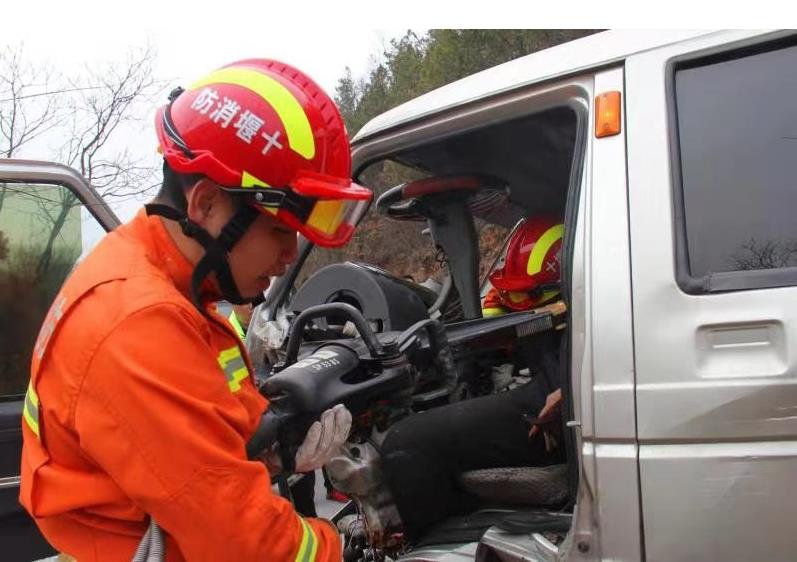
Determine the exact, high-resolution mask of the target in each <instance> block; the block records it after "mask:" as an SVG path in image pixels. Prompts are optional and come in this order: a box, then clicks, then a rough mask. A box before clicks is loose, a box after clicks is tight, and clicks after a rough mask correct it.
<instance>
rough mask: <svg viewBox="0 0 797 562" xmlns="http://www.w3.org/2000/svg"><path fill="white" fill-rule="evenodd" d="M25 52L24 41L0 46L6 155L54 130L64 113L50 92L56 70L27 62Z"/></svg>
mask: <svg viewBox="0 0 797 562" xmlns="http://www.w3.org/2000/svg"><path fill="white" fill-rule="evenodd" d="M22 52H23V49H22V46H21V45H20V46H17V47H11V46H6V47H5V48H3V49H2V50H0V156H5V157H6V158H11V157H12V156H15V155H16V154H17V152H19V151H20V150H21V149H23V148H24V147H25V146H26V145H28V144H29V143H30V142H31V141H34V140H36V139H37V138H39V137H41V136H42V135H44V134H46V133H48V132H50V131H52V130H53V129H54V128H55V127H57V126H58V125H59V123H60V121H61V119H62V117H63V114H62V113H61V112H60V111H59V109H60V107H59V103H58V102H59V99H58V98H57V97H56V96H53V95H48V94H49V91H50V89H51V86H52V84H53V82H54V76H53V72H52V71H51V70H50V69H49V68H46V67H44V68H39V67H36V66H34V65H32V64H27V63H26V62H25V61H24V59H23V56H22ZM6 192H7V185H6V184H0V211H2V210H3V202H4V201H5V196H6Z"/></svg>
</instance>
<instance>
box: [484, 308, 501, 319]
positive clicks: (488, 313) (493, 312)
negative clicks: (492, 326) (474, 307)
mask: <svg viewBox="0 0 797 562" xmlns="http://www.w3.org/2000/svg"><path fill="white" fill-rule="evenodd" d="M505 312H506V310H504V309H503V308H501V307H494V308H493V307H491V308H482V316H483V317H484V318H492V317H493V316H501V315H502V314H504V313H505Z"/></svg>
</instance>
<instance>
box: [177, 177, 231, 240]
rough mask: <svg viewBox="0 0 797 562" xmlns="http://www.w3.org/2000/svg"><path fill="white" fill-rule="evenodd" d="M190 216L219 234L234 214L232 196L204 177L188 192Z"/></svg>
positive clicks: (212, 234) (211, 233)
mask: <svg viewBox="0 0 797 562" xmlns="http://www.w3.org/2000/svg"><path fill="white" fill-rule="evenodd" d="M185 196H186V201H187V203H188V209H187V211H188V218H189V219H191V220H192V221H193V222H195V223H197V224H198V225H199V226H201V227H203V228H204V229H205V230H207V231H208V232H209V233H210V235H211V236H214V237H215V236H218V235H219V233H220V232H221V229H222V228H224V225H225V224H227V221H228V220H229V219H230V217H231V216H232V201H231V200H230V196H229V195H228V194H227V193H225V192H224V190H222V189H220V188H219V187H218V186H217V185H216V184H215V183H214V182H213V181H212V180H209V179H207V178H202V179H201V180H199V181H198V182H196V183H195V184H194V186H193V187H192V188H191V189H189V190H188V191H187V192H186V194H185Z"/></svg>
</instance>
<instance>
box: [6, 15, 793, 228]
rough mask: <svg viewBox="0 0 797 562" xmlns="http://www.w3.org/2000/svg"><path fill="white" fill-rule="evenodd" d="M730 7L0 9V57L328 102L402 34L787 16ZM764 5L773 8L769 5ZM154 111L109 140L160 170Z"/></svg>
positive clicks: (123, 214) (702, 23)
mask: <svg viewBox="0 0 797 562" xmlns="http://www.w3.org/2000/svg"><path fill="white" fill-rule="evenodd" d="M736 2H737V0H729V1H727V2H725V3H724V4H723V10H722V12H721V13H719V12H717V11H716V10H713V9H711V7H710V6H707V7H705V8H701V6H700V4H699V3H698V4H695V3H694V2H693V1H692V0H668V2H667V3H666V6H665V5H664V4H661V3H660V4H650V5H647V4H646V6H647V7H644V6H641V4H640V3H637V2H634V1H633V0H615V1H614V2H612V3H601V2H591V1H589V0H570V2H568V3H567V5H566V6H560V7H557V6H558V4H554V3H542V2H516V1H512V0H491V2H489V3H485V2H476V1H474V0H437V1H435V2H430V1H428V0H401V1H400V2H381V3H380V2H375V1H373V0H370V1H366V0H347V1H346V2H341V1H340V0H338V1H337V2H335V1H332V0H328V1H321V0H303V1H302V2H284V1H283V2H279V1H276V0H270V1H264V0H259V1H256V2H255V1H245V0H224V1H223V2H220V1H216V2H212V3H211V2H206V1H203V0H193V1H192V2H180V1H179V0H172V1H170V2H164V1H163V0H160V1H157V0H137V1H136V2H134V3H114V2H108V1H107V0H106V1H99V0H70V1H69V2H63V1H60V2H59V1H53V0H26V1H24V2H17V1H14V2H7V3H6V4H8V5H7V6H6V5H4V7H3V20H4V23H6V24H7V25H4V26H3V31H2V34H0V47H2V46H6V45H11V46H16V45H20V44H22V45H23V46H24V52H25V56H26V58H27V59H28V60H30V61H32V62H34V63H35V64H42V65H45V64H46V65H50V66H51V67H53V68H55V69H57V70H58V71H60V72H61V73H62V74H66V75H69V74H74V73H76V72H78V71H80V70H81V69H82V68H83V67H86V66H88V67H95V68H96V67H99V66H101V65H102V64H105V63H108V62H113V61H120V60H123V59H124V58H125V56H126V54H127V53H128V52H130V51H131V50H135V49H143V48H145V47H151V48H152V49H154V51H155V53H156V65H155V77H156V78H157V79H159V80H163V81H165V84H166V87H165V88H164V98H163V101H164V102H165V101H166V100H165V95H166V93H167V92H168V91H170V90H171V88H172V87H174V86H177V85H186V84H190V83H192V82H193V81H194V80H195V79H197V78H199V77H201V76H203V75H204V74H206V73H208V72H209V71H211V70H213V69H215V68H217V67H219V66H222V65H224V64H227V63H229V62H232V61H235V60H238V59H241V58H248V57H268V58H274V59H278V60H283V61H285V62H286V63H289V64H291V65H293V66H296V67H298V68H300V69H301V70H303V71H305V72H306V73H307V74H309V75H310V76H311V77H313V78H314V79H315V80H316V81H317V82H318V83H319V84H320V85H321V86H322V87H323V88H324V89H325V90H326V91H327V92H328V93H330V94H333V93H334V89H335V85H336V84H337V81H338V79H339V78H340V77H341V76H342V75H343V73H344V70H345V68H346V67H349V68H351V70H352V73H353V75H354V77H355V78H361V77H365V76H366V75H367V73H368V70H369V68H370V67H371V66H372V65H373V64H374V61H375V59H376V58H378V57H379V56H380V54H381V53H382V52H383V51H384V48H385V46H386V45H387V44H388V43H389V41H390V39H392V38H396V37H400V36H401V35H403V34H404V32H405V31H406V30H407V29H414V30H416V31H421V32H422V31H423V30H425V29H428V28H433V27H450V28H462V27H514V26H521V27H530V28H535V27H537V28H540V27H546V28H579V27H580V28H608V27H620V28H623V27H624V28H640V27H643V28H645V27H656V28H683V27H695V26H699V27H712V28H716V27H720V26H723V25H725V26H728V25H730V26H731V27H733V26H736V27H739V26H753V25H760V24H761V23H769V22H761V21H760V20H761V18H762V16H763V15H764V14H768V16H767V17H769V19H770V20H773V19H774V20H775V22H780V24H781V25H783V24H784V22H783V20H782V18H781V16H783V15H786V14H787V13H790V12H793V10H790V9H787V8H780V9H778V10H775V11H767V10H765V9H764V8H766V7H767V5H768V4H770V0H759V1H758V2H757V4H756V6H757V7H759V8H760V9H757V10H755V11H750V10H748V9H744V8H743V9H744V12H743V14H744V15H743V16H742V17H740V16H739V15H738V13H737V12H735V11H734V5H735V3H736ZM771 2H772V3H773V5H774V4H775V3H777V0H771ZM786 4H787V3H786ZM786 4H783V3H781V6H784V5H786ZM738 5H741V6H745V5H742V4H738ZM643 8H644V9H643ZM738 9H739V8H736V10H738ZM776 15H777V17H776ZM734 17H736V18H737V22H738V23H736V22H734V21H733V18H734ZM11 22H13V25H10V24H11ZM775 22H773V23H775ZM795 23H797V22H795ZM734 24H735V25H734ZM156 107H157V104H150V105H149V106H148V107H145V108H141V109H140V112H141V113H142V114H144V115H142V123H141V125H139V126H137V127H133V126H130V127H127V128H126V129H125V130H122V131H119V132H118V134H117V135H116V137H115V139H114V142H115V143H118V144H117V146H119V147H122V146H124V147H127V148H129V149H130V150H131V152H132V153H133V154H135V155H138V154H140V155H142V156H144V157H147V158H149V157H152V158H154V159H157V156H156V155H155V152H154V151H155V147H156V142H155V136H154V131H153V129H152V122H153V116H154V112H155V109H156ZM51 144H52V143H51V142H50V144H48V143H44V142H42V143H39V144H38V145H34V146H31V148H30V151H29V152H27V153H25V154H23V156H25V157H31V158H39V159H48V158H49V157H51V156H50V155H51V153H52V148H51ZM140 204H141V201H136V200H133V201H127V202H126V203H125V204H123V205H122V206H116V207H115V210H116V211H117V214H119V215H120V218H122V219H123V220H124V219H127V218H129V217H130V216H131V215H132V214H133V213H134V212H135V210H136V209H137V208H138V206H140Z"/></svg>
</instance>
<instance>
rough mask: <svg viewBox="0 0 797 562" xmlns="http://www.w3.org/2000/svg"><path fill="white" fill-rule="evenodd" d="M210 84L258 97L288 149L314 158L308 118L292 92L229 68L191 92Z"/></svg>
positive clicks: (261, 76)
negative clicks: (278, 126)
mask: <svg viewBox="0 0 797 562" xmlns="http://www.w3.org/2000/svg"><path fill="white" fill-rule="evenodd" d="M209 84H232V85H233V86H241V87H243V88H247V89H249V90H251V91H253V92H254V93H256V94H257V95H259V96H260V97H261V98H263V99H264V100H265V101H266V103H268V104H269V105H271V107H273V108H274V111H276V112H277V115H279V118H280V119H281V120H282V125H283V127H285V133H286V134H287V135H288V145H289V146H290V147H291V149H293V150H294V151H295V152H296V153H298V154H300V155H301V156H303V157H304V158H306V159H308V160H311V159H312V158H313V157H314V156H315V139H314V138H313V129H312V128H311V127H310V121H309V120H308V119H307V114H306V113H305V112H304V109H302V106H301V105H300V104H299V101H298V100H297V99H296V98H295V97H294V96H293V94H292V93H291V91H290V90H289V89H288V88H286V87H285V86H283V85H282V84H281V83H280V82H278V81H277V80H275V79H274V78H272V77H270V76H267V75H265V74H262V73H260V72H258V71H256V70H251V69H248V68H235V67H229V68H221V69H219V70H217V71H215V72H213V73H211V74H210V75H209V76H207V77H205V78H203V79H202V80H200V81H199V82H197V83H196V84H194V85H192V86H191V89H192V90H193V89H197V88H201V87H203V86H207V85H209Z"/></svg>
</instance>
